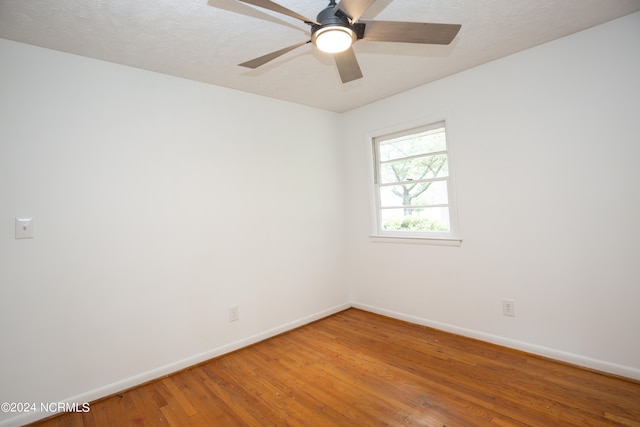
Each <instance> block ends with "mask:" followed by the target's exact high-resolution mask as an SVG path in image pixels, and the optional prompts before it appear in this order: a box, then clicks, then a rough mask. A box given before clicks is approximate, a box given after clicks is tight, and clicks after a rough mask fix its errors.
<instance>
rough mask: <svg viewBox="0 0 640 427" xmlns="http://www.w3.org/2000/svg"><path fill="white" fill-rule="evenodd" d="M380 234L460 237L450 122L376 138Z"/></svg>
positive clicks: (377, 202)
mask: <svg viewBox="0 0 640 427" xmlns="http://www.w3.org/2000/svg"><path fill="white" fill-rule="evenodd" d="M373 157H374V188H375V195H376V197H375V198H376V219H377V233H376V234H377V235H378V236H394V237H423V238H440V239H453V240H457V239H458V237H457V224H456V220H455V219H456V215H455V209H454V206H453V200H454V197H453V185H452V181H451V156H450V152H449V149H448V145H447V138H446V130H445V123H444V122H438V123H434V124H431V125H428V126H423V127H420V128H415V129H410V130H407V131H402V132H396V133H392V134H389V135H384V136H378V137H375V138H373Z"/></svg>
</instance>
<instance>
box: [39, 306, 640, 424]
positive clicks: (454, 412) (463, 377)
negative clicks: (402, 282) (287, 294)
mask: <svg viewBox="0 0 640 427" xmlns="http://www.w3.org/2000/svg"><path fill="white" fill-rule="evenodd" d="M34 425H37V426H39V427H45V426H46V427H53V426H163V425H164V426H283V425H292V426H332V427H335V426H379V425H388V426H438V427H442V426H447V427H454V426H465V427H466V426H483V425H487V426H491V425H496V426H581V427H582V426H611V425H617V426H640V382H637V381H632V380H625V379H622V378H617V377H612V376H608V375H603V374H599V373H596V372H592V371H589V370H584V369H580V368H577V367H574V366H570V365H566V364H562V363H556V362H553V361H550V360H547V359H543V358H540V357H536V356H532V355H528V354H525V353H521V352H518V351H514V350H509V349H506V348H503V347H498V346H494V345H491V344H487V343H483V342H480V341H476V340H472V339H468V338H464V337H460V336H456V335H451V334H448V333H445V332H440V331H436V330H433V329H430V328H426V327H423V326H418V325H413V324H409V323H404V322H401V321H397V320H393V319H389V318H386V317H382V316H378V315H375V314H371V313H367V312H364V311H360V310H356V309H349V310H346V311H343V312H341V313H338V314H336V315H333V316H331V317H328V318H326V319H323V320H320V321H318V322H315V323H312V324H310V325H307V326H304V327H302V328H299V329H296V330H293V331H290V332H287V333H285V334H283V335H279V336H277V337H275V338H272V339H269V340H267V341H263V342H261V343H258V344H256V345H253V346H251V347H248V348H245V349H242V350H239V351H237V352H234V353H231V354H228V355H225V356H222V357H219V358H216V359H213V360H211V361H208V362H205V363H203V364H200V365H198V366H195V367H193V368H189V369H187V370H184V371H181V372H178V373H176V374H173V375H170V376H168V377H165V378H161V379H159V380H156V381H153V382H151V383H148V384H145V385H142V386H140V387H137V388H134V389H131V390H128V391H126V392H123V393H122V394H120V395H116V396H112V397H109V398H105V399H102V400H100V401H97V402H93V403H92V404H91V410H90V412H88V413H84V414H80V413H78V414H76V413H73V414H64V415H61V416H57V417H54V418H50V419H48V420H45V421H42V422H40V423H37V424H34Z"/></svg>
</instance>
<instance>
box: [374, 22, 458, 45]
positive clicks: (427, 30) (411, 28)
mask: <svg viewBox="0 0 640 427" xmlns="http://www.w3.org/2000/svg"><path fill="white" fill-rule="evenodd" d="M361 22H362V23H364V24H365V25H366V26H365V29H364V37H363V38H362V40H367V41H373V42H402V43H424V44H449V43H451V41H452V40H453V39H454V38H455V36H456V35H457V34H458V31H460V28H461V27H462V26H461V25H458V24H429V23H422V22H394V21H361Z"/></svg>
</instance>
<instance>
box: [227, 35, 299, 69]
mask: <svg viewBox="0 0 640 427" xmlns="http://www.w3.org/2000/svg"><path fill="white" fill-rule="evenodd" d="M307 43H311V40H308V41H306V42H302V43H296V44H294V45H292V46H289V47H285V48H284V49H280V50H276V51H275V52H271V53H267V54H266V55H263V56H261V57H259V58H255V59H252V60H251V61H247V62H243V63H242V64H238V65H239V66H240V67H247V68H253V69H255V68H258V67H260V66H261V65H264V64H266V63H267V62H269V61H272V60H274V59H276V58H277V57H279V56H282V55H284V54H285V53H287V52H290V51H292V50H293V49H295V48H298V47H300V46H302V45H305V44H307Z"/></svg>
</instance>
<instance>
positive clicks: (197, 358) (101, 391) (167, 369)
mask: <svg viewBox="0 0 640 427" xmlns="http://www.w3.org/2000/svg"><path fill="white" fill-rule="evenodd" d="M350 307H351V304H349V303H346V304H341V305H338V306H335V307H331V308H329V309H326V310H322V311H320V312H317V313H314V314H312V315H309V316H305V317H303V318H300V319H297V320H294V321H293V322H289V323H285V324H283V325H280V326H278V327H275V328H272V329H269V330H266V331H264V332H261V333H259V334H255V335H252V336H249V337H247V338H243V339H241V340H238V341H234V342H231V343H229V344H226V345H223V346H221V347H217V348H214V349H211V350H208V351H206V352H204V353H200V354H196V355H194V356H191V357H188V358H186V359H182V360H178V361H176V362H173V363H170V364H168V365H165V366H161V367H159V368H156V369H152V370H150V371H146V372H143V373H141V374H138V375H134V376H132V377H129V378H125V379H123V380H121V381H116V382H114V383H111V384H107V385H105V386H103V387H100V388H97V389H94V390H90V391H87V392H86V393H81V394H78V395H76V396H72V397H69V398H66V399H64V400H61V402H63V403H80V404H82V403H84V402H93V401H95V400H98V399H101V398H103V397H106V396H110V395H113V394H116V393H118V392H121V391H123V390H127V389H129V388H132V387H135V386H138V385H140V384H144V383H146V382H149V381H152V380H154V379H157V378H161V377H163V376H165V375H169V374H172V373H174V372H178V371H180V370H182V369H185V368H188V367H190V366H193V365H197V364H198V363H202V362H205V361H207V360H209V359H213V358H214V357H218V356H222V355H224V354H227V353H231V352H232V351H235V350H238V349H241V348H243V347H247V346H249V345H252V344H255V343H257V342H260V341H264V340H266V339H268V338H271V337H274V336H276V335H279V334H282V333H284V332H287V331H290V330H292V329H295V328H298V327H300V326H304V325H306V324H308V323H311V322H315V321H316V320H320V319H322V318H324V317H327V316H330V315H332V314H335V313H338V312H340V311H343V310H346V309H348V308H350ZM52 415H54V413H43V412H28V413H24V414H21V415H18V416H16V417H13V418H9V419H8V420H4V421H1V422H0V427H19V426H21V425H24V424H28V423H32V422H35V421H38V420H40V419H43V418H47V417H50V416H52Z"/></svg>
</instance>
